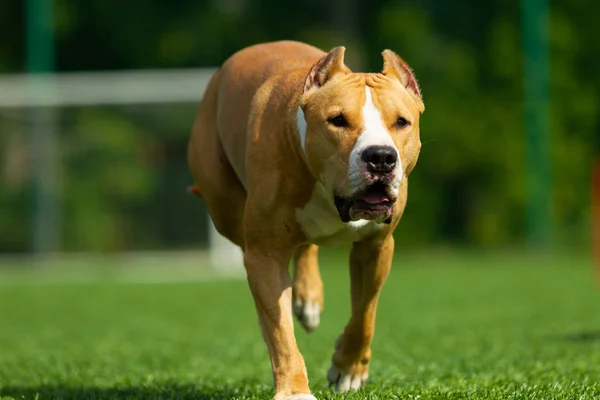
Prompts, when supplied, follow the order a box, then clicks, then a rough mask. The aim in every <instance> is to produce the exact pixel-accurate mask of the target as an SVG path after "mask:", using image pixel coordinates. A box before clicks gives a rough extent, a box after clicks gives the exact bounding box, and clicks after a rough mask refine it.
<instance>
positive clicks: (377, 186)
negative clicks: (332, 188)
mask: <svg viewBox="0 0 600 400" xmlns="http://www.w3.org/2000/svg"><path fill="white" fill-rule="evenodd" d="M395 200H396V199H393V198H391V196H390V195H389V188H388V186H387V185H385V184H384V183H381V182H376V183H374V184H372V185H371V186H369V187H367V188H366V189H365V190H363V191H361V192H359V193H357V194H356V195H354V196H352V197H351V198H347V197H341V196H334V202H335V206H336V208H337V210H338V214H339V215H340V219H341V220H342V221H343V222H349V221H357V220H359V219H366V220H374V221H377V222H385V223H388V224H389V223H390V222H391V221H392V214H393V211H394V201H395Z"/></svg>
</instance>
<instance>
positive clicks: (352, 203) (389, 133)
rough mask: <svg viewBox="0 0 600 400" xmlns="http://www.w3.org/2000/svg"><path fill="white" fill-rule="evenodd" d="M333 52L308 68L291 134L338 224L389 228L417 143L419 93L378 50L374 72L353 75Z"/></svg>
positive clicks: (400, 66)
mask: <svg viewBox="0 0 600 400" xmlns="http://www.w3.org/2000/svg"><path fill="white" fill-rule="evenodd" d="M344 52H345V48H344V47H336V48H334V49H333V50H331V51H330V52H329V53H328V54H327V55H325V56H324V57H323V58H321V60H319V61H318V62H317V63H316V64H315V65H314V66H313V67H312V68H311V70H310V72H309V74H308V76H307V77H306V80H305V82H304V87H303V91H302V95H301V98H300V108H299V109H298V115H297V119H298V133H299V135H300V143H301V145H302V148H303V151H304V154H305V156H306V160H307V164H308V168H309V169H310V171H311V173H312V174H313V175H314V177H315V179H317V180H318V181H319V182H320V183H321V184H323V185H324V186H325V188H327V190H329V191H331V195H332V199H333V201H334V203H335V206H336V208H337V210H338V213H339V215H340V218H341V220H342V221H344V222H348V221H352V220H360V219H366V220H375V221H378V222H390V221H391V218H392V216H393V212H394V204H395V202H396V199H397V198H398V189H399V187H400V184H401V183H402V180H403V179H405V178H406V177H407V176H408V174H409V173H410V172H411V171H412V169H413V168H414V166H415V164H416V162H417V159H418V157H419V152H420V149H421V141H420V137H419V117H420V115H421V113H422V112H423V111H424V105H423V101H422V98H421V90H420V88H419V86H418V84H417V80H416V78H415V76H414V74H413V72H412V70H411V69H410V67H409V66H408V65H407V64H406V63H405V62H404V61H403V60H402V59H401V58H400V57H399V56H398V55H396V54H395V53H394V52H392V51H390V50H385V51H384V52H383V53H382V55H383V71H382V72H381V73H369V74H366V73H353V72H351V71H350V70H349V69H348V67H346V65H345V64H344Z"/></svg>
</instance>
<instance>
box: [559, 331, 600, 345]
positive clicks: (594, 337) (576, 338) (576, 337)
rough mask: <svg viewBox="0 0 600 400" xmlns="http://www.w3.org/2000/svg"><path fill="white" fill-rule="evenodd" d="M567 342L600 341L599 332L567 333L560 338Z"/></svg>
mask: <svg viewBox="0 0 600 400" xmlns="http://www.w3.org/2000/svg"><path fill="white" fill-rule="evenodd" d="M562 339H563V340H565V341H567V342H574V343H586V342H596V341H600V330H598V331H583V332H575V333H569V334H566V335H563V336H562Z"/></svg>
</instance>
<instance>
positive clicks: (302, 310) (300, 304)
mask: <svg viewBox="0 0 600 400" xmlns="http://www.w3.org/2000/svg"><path fill="white" fill-rule="evenodd" d="M293 309H294V314H296V317H297V318H298V321H300V323H301V324H302V326H303V327H304V329H306V331H307V332H312V331H313V330H315V328H316V327H317V326H319V322H321V306H320V305H319V304H318V303H316V302H314V301H311V300H300V299H298V300H296V301H294V304H293Z"/></svg>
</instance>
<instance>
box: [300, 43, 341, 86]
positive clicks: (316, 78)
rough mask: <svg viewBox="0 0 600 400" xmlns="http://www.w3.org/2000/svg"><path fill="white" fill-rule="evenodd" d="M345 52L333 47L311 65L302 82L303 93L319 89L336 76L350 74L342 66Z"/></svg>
mask: <svg viewBox="0 0 600 400" xmlns="http://www.w3.org/2000/svg"><path fill="white" fill-rule="evenodd" d="M345 52H346V48H345V47H344V46H339V47H335V48H334V49H332V50H331V51H330V52H329V53H327V54H326V55H324V56H323V58H321V59H320V60H319V61H318V62H317V63H316V64H315V65H313V67H312V68H311V69H310V72H309V73H308V76H307V77H306V80H305V81H304V93H306V92H308V91H310V90H312V89H316V88H320V87H321V86H323V85H324V84H325V82H327V81H328V80H330V79H331V78H332V77H333V76H334V75H336V74H340V73H341V74H345V73H348V72H350V70H349V69H348V67H346V65H345V64H344V53H345Z"/></svg>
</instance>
